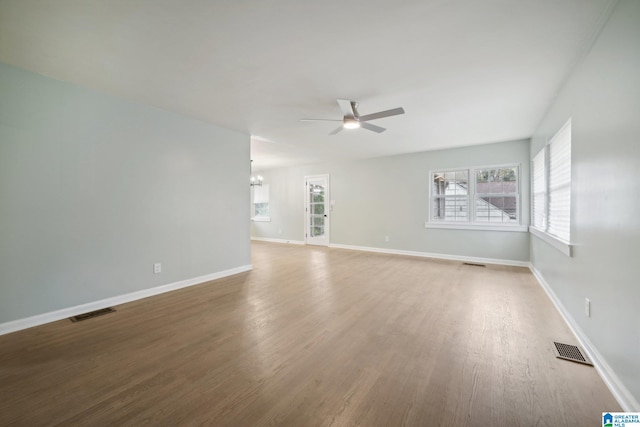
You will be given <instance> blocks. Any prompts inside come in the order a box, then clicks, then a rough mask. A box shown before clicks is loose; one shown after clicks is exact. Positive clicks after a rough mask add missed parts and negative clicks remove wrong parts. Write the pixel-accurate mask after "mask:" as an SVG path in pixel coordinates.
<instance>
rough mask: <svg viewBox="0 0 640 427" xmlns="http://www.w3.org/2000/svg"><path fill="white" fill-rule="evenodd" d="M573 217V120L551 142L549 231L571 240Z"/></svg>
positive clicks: (563, 238)
mask: <svg viewBox="0 0 640 427" xmlns="http://www.w3.org/2000/svg"><path fill="white" fill-rule="evenodd" d="M570 217H571V120H569V121H568V122H567V123H566V124H565V125H564V126H563V127H562V129H560V130H559V131H558V133H556V134H555V136H554V137H553V138H552V139H551V142H550V143H549V216H548V224H549V225H548V227H547V231H548V232H549V234H551V235H553V236H557V237H559V238H561V239H562V240H565V241H567V242H568V241H569V237H570V228H571V227H570Z"/></svg>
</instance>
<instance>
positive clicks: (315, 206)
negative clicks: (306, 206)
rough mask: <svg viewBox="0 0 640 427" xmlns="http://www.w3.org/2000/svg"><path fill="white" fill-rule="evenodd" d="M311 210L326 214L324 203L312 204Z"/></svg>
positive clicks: (317, 213) (318, 213)
mask: <svg viewBox="0 0 640 427" xmlns="http://www.w3.org/2000/svg"><path fill="white" fill-rule="evenodd" d="M311 206H312V208H311V212H312V213H314V214H316V215H324V203H320V204H313V205H311Z"/></svg>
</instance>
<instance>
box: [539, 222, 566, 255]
mask: <svg viewBox="0 0 640 427" xmlns="http://www.w3.org/2000/svg"><path fill="white" fill-rule="evenodd" d="M529 232H530V233H531V234H533V235H534V236H536V237H537V238H539V239H540V240H544V241H545V242H547V243H548V244H549V245H551V246H553V247H554V248H556V249H557V250H559V251H560V252H562V253H563V254H565V255H566V256H568V257H571V256H572V248H573V245H572V244H571V243H569V242H565V241H564V240H560V239H558V238H557V237H555V236H552V235H551V234H548V233H546V232H544V231H542V230H540V229H538V228H536V227H533V226H531V227H529Z"/></svg>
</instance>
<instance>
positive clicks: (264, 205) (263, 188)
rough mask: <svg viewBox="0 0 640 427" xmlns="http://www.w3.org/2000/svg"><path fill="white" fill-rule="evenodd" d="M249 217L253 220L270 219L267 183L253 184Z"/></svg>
mask: <svg viewBox="0 0 640 427" xmlns="http://www.w3.org/2000/svg"><path fill="white" fill-rule="evenodd" d="M251 188H252V189H253V204H252V210H253V211H252V212H251V217H252V219H253V220H254V221H270V220H271V218H270V216H269V184H262V185H260V186H258V185H255V186H253V187H251Z"/></svg>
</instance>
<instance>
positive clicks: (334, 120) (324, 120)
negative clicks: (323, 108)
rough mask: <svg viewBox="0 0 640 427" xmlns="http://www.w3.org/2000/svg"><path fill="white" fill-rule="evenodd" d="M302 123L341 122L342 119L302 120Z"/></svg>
mask: <svg viewBox="0 0 640 427" xmlns="http://www.w3.org/2000/svg"><path fill="white" fill-rule="evenodd" d="M300 121H301V122H341V121H342V120H340V119H300Z"/></svg>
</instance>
